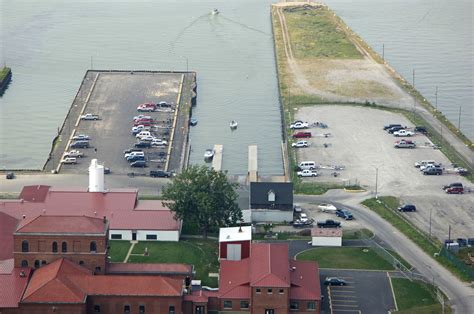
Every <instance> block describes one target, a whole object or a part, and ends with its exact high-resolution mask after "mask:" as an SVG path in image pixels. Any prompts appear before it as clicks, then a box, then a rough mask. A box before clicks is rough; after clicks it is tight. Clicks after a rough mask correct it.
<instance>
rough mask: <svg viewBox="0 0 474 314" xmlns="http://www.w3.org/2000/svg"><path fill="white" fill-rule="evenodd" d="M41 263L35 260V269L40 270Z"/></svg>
mask: <svg viewBox="0 0 474 314" xmlns="http://www.w3.org/2000/svg"><path fill="white" fill-rule="evenodd" d="M40 266H41V263H40V261H39V260H35V268H40Z"/></svg>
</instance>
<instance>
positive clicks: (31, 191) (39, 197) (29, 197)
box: [19, 185, 50, 202]
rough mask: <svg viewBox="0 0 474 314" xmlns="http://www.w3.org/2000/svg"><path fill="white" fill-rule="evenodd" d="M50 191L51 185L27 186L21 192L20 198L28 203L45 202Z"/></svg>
mask: <svg viewBox="0 0 474 314" xmlns="http://www.w3.org/2000/svg"><path fill="white" fill-rule="evenodd" d="M49 189H50V186H49V185H30V186H25V187H23V189H22V190H21V193H20V197H19V198H20V199H22V200H25V201H28V202H44V200H45V198H46V195H47V194H48V191H49Z"/></svg>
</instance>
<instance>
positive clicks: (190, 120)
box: [189, 118, 198, 126]
mask: <svg viewBox="0 0 474 314" xmlns="http://www.w3.org/2000/svg"><path fill="white" fill-rule="evenodd" d="M197 124H198V120H197V119H196V118H191V119H189V125H190V126H196V125H197Z"/></svg>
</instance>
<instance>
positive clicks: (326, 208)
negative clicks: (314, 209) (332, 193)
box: [318, 203, 337, 213]
mask: <svg viewBox="0 0 474 314" xmlns="http://www.w3.org/2000/svg"><path fill="white" fill-rule="evenodd" d="M318 208H319V209H320V210H321V211H322V212H323V213H326V212H332V213H335V212H336V210H337V208H336V206H334V205H332V204H328V203H322V204H319V205H318Z"/></svg>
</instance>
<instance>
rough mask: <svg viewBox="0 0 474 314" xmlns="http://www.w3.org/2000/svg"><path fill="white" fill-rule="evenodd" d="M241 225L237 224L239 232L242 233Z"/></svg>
mask: <svg viewBox="0 0 474 314" xmlns="http://www.w3.org/2000/svg"><path fill="white" fill-rule="evenodd" d="M242 232H243V231H242V225H240V226H239V233H242Z"/></svg>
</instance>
